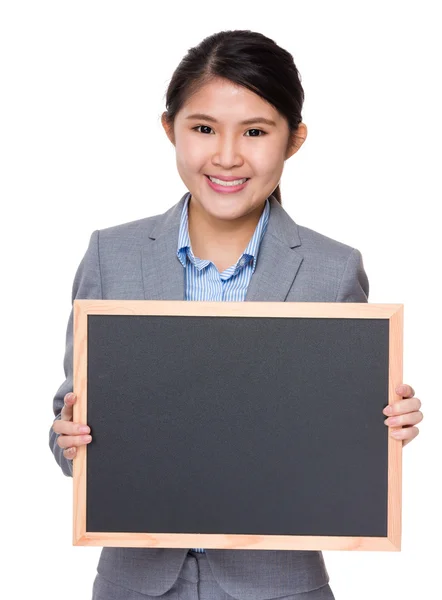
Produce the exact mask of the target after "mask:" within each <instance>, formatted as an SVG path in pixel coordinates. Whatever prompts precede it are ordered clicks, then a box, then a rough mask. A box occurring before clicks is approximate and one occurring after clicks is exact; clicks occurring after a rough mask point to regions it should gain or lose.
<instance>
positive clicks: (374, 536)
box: [74, 300, 403, 550]
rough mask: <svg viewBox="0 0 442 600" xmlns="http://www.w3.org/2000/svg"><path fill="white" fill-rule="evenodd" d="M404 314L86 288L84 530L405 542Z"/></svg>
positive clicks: (81, 399)
mask: <svg viewBox="0 0 442 600" xmlns="http://www.w3.org/2000/svg"><path fill="white" fill-rule="evenodd" d="M402 314H403V307H402V305H387V304H383V305H382V304H362V303H355V304H349V303H343V304H336V303H290V302H271V303H270V302H253V303H251V302H249V303H237V302H191V303H189V302H185V301H148V300H145V301H113V300H106V301H103V300H92V301H91V300H76V301H75V307H74V318H75V334H74V372H75V378H74V391H75V392H76V393H77V396H78V400H77V406H76V411H77V414H76V415H75V414H74V420H79V421H81V422H87V423H88V425H89V426H90V427H91V433H92V438H93V441H92V442H91V444H89V445H88V446H87V447H86V446H84V447H82V449H81V452H79V453H78V455H77V458H76V459H75V461H74V490H75V497H74V501H75V507H74V508H75V512H74V516H75V519H74V543H75V544H78V545H100V546H106V545H113V546H115V545H117V546H145V547H189V548H190V547H204V548H232V549H233V548H236V549H245V548H247V549H264V548H265V549H363V550H367V549H368V550H377V549H380V550H399V549H400V538H401V532H400V492H401V474H400V466H401V447H402V443H401V442H400V441H397V440H393V439H392V438H391V436H389V435H388V428H387V427H386V426H385V425H384V419H385V416H384V415H383V413H382V410H383V408H384V407H385V406H386V405H387V404H388V403H391V402H394V401H396V400H397V399H399V398H398V397H397V396H396V394H395V392H394V387H395V386H396V385H398V384H399V383H401V382H402V327H403V323H402Z"/></svg>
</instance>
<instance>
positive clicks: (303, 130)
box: [285, 123, 307, 160]
mask: <svg viewBox="0 0 442 600" xmlns="http://www.w3.org/2000/svg"><path fill="white" fill-rule="evenodd" d="M306 137H307V125H306V124H305V123H299V125H298V129H296V131H294V132H293V133H292V134H291V136H290V139H289V144H288V147H287V152H286V157H285V160H287V159H288V158H290V157H291V156H293V155H294V154H295V153H296V152H298V150H299V148H300V147H301V146H302V144H303V143H304V142H305V139H306Z"/></svg>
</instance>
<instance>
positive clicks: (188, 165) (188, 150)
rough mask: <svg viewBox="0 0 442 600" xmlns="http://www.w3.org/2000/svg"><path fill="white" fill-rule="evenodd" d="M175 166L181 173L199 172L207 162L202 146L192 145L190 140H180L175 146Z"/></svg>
mask: <svg viewBox="0 0 442 600" xmlns="http://www.w3.org/2000/svg"><path fill="white" fill-rule="evenodd" d="M175 151H176V160H177V165H178V167H179V168H180V169H182V170H183V171H187V172H190V171H201V169H202V168H203V166H204V164H205V163H206V161H207V157H206V156H205V153H204V146H203V145H201V144H195V143H192V140H189V139H184V138H183V139H181V140H180V141H179V142H178V141H177V143H176V146H175Z"/></svg>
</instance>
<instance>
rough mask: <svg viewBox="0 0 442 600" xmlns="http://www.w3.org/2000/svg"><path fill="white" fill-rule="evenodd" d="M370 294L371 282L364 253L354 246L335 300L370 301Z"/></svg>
mask: <svg viewBox="0 0 442 600" xmlns="http://www.w3.org/2000/svg"><path fill="white" fill-rule="evenodd" d="M368 294H369V282H368V277H367V274H366V272H365V269H364V264H363V260H362V255H361V253H360V252H359V250H357V249H356V248H353V250H352V252H351V253H350V255H349V257H348V259H347V264H346V265H345V268H344V273H343V275H342V279H341V282H340V284H339V288H338V292H337V294H336V300H335V302H368Z"/></svg>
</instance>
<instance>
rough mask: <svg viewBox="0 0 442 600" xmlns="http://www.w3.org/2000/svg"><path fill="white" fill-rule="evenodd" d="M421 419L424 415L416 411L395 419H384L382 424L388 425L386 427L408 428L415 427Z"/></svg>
mask: <svg viewBox="0 0 442 600" xmlns="http://www.w3.org/2000/svg"><path fill="white" fill-rule="evenodd" d="M423 418H424V415H423V414H422V413H421V412H420V411H419V410H417V411H415V412H411V413H406V414H405V415H399V416H397V417H388V419H385V421H384V423H385V425H388V427H409V426H410V425H417V424H418V423H420V422H421V421H422V419H423Z"/></svg>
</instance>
